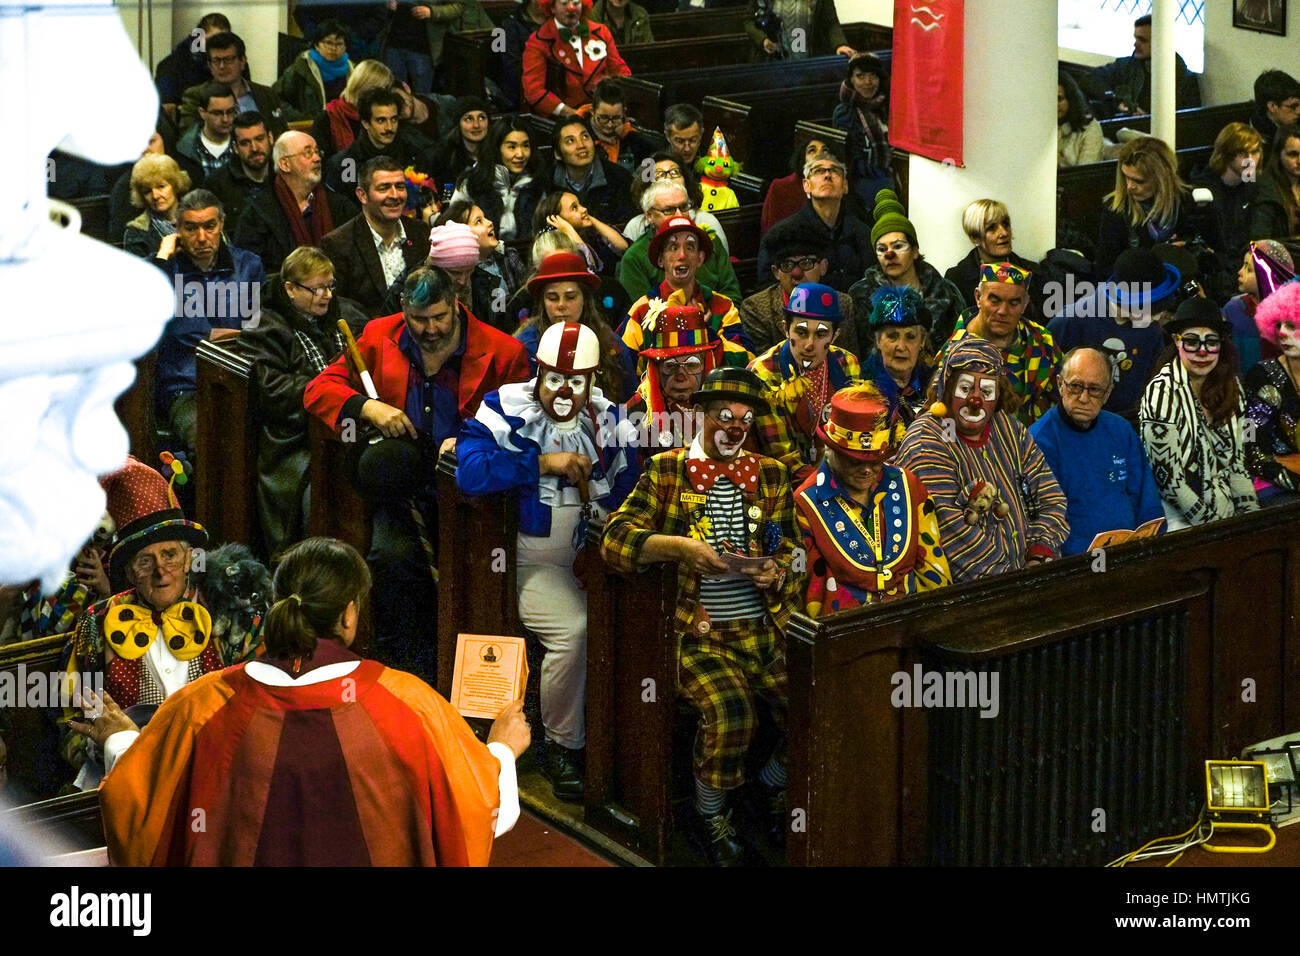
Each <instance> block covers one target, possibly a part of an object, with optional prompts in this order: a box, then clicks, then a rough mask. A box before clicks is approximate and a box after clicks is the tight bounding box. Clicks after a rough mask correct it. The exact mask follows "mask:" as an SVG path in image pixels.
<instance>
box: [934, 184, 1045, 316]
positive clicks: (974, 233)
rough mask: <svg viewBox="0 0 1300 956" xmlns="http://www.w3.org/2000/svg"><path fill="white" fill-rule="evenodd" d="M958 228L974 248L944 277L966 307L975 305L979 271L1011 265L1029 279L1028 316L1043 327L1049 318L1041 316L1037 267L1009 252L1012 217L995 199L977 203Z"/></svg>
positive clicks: (1042, 292) (970, 206)
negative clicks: (1039, 320) (994, 264)
mask: <svg viewBox="0 0 1300 956" xmlns="http://www.w3.org/2000/svg"><path fill="white" fill-rule="evenodd" d="M961 227H962V229H963V230H965V232H966V238H968V239H969V240H970V241H971V245H972V246H974V247H975V248H973V249H972V250H971V251H970V252H969V253H967V254H966V257H965V258H964V259H962V260H961V262H959V263H957V264H956V265H955V266H953V267H952V268H951V269H949V270H948V271H947V272H945V273H944V274H943V277H944V278H945V279H947V280H948V281H949V282H951V283H952V284H953V285H955V286H956V287H957V288H958V290H959V291H960V292H961V293H962V295H963V296H965V297H966V304H967V306H974V305H978V304H979V303H978V302H977V301H976V298H977V296H978V293H979V286H980V282H981V281H982V280H981V277H980V267H981V266H984V265H986V264H987V263H991V262H1010V263H1011V264H1012V265H1014V266H1018V267H1019V268H1020V269H1021V270H1022V271H1023V272H1025V273H1026V274H1028V275H1029V277H1030V278H1029V301H1030V304H1032V305H1033V307H1034V309H1033V312H1032V313H1031V315H1033V316H1034V317H1035V318H1039V317H1042V321H1043V322H1044V323H1045V322H1047V321H1048V320H1049V319H1051V318H1052V316H1050V315H1046V314H1045V312H1044V305H1045V303H1046V299H1047V292H1046V289H1045V288H1044V287H1043V280H1042V279H1041V278H1039V277H1038V275H1036V273H1037V272H1038V263H1037V262H1033V261H1032V260H1030V259H1026V258H1025V257H1024V256H1018V255H1016V254H1015V252H1014V251H1013V250H1012V248H1011V243H1012V234H1011V213H1010V212H1009V211H1008V209H1007V207H1006V205H1005V204H1004V203H1001V202H999V201H998V200H996V199H976V200H975V201H974V202H972V203H969V204H968V205H967V206H966V208H965V209H963V210H962V214H961Z"/></svg>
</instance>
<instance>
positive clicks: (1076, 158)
mask: <svg viewBox="0 0 1300 956" xmlns="http://www.w3.org/2000/svg"><path fill="white" fill-rule="evenodd" d="M1105 143H1106V140H1105V138H1104V137H1103V136H1102V134H1101V124H1100V123H1098V122H1097V120H1096V119H1095V118H1094V117H1093V115H1092V109H1091V107H1090V106H1089V105H1088V101H1087V99H1085V98H1084V95H1083V91H1082V90H1080V89H1079V84H1078V83H1076V82H1074V77H1072V76H1071V75H1070V74H1069V72H1067V71H1066V70H1064V69H1060V68H1058V69H1057V72H1056V165H1057V166H1058V167H1065V166H1082V165H1083V164H1084V163H1098V162H1101V160H1102V149H1103V147H1104V146H1105Z"/></svg>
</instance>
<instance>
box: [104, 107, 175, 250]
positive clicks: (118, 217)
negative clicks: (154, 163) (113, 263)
mask: <svg viewBox="0 0 1300 956" xmlns="http://www.w3.org/2000/svg"><path fill="white" fill-rule="evenodd" d="M163 155H170V154H169V153H168V152H167V147H166V144H165V143H164V141H163V137H162V133H160V132H159V131H158V130H157V129H154V131H153V135H152V136H150V137H149V145H147V146H146V147H145V148H144V152H142V153H141V154H140V158H141V159H143V158H144V157H146V156H163ZM134 172H135V164H134V163H132V164H131V166H130V167H128V168H127V169H126V170H125V171H124V172H123V173H122V175H120V176H118V177H117V182H115V183H114V184H113V188H112V189H111V190H110V191H109V195H108V235H110V236H120V235H122V231H123V230H124V229H126V224H127V223H128V222H129V221H130V220H132V219H134V218H135V217H136V210H137V209H139V208H140V207H139V206H137V205H136V202H135V201H136V194H135V190H134V189H133V188H132V187H131V175H132V173H134ZM178 198H179V197H178Z"/></svg>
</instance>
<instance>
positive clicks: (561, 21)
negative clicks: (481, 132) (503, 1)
mask: <svg viewBox="0 0 1300 956" xmlns="http://www.w3.org/2000/svg"><path fill="white" fill-rule="evenodd" d="M539 7H540V9H541V11H542V13H544V14H547V15H548V16H549V17H550V19H548V20H547V21H546V22H545V23H543V24H542V25H541V26H540V27H538V28H537V30H536V32H534V33H533V35H532V36H530V37H529V38H528V42H527V43H525V44H524V60H523V79H522V83H523V92H524V99H523V103H522V104H521V105H526V106H527V107H528V109H530V110H532V112H534V113H536V114H537V115H538V116H555V117H557V118H558V117H561V116H569V115H572V114H574V113H576V112H577V110H578V108H579V107H580V106H582V105H583V104H584V103H589V102H591V91H592V90H593V89H595V87H596V84H597V83H599V82H600V81H601V80H603V79H605V77H607V76H628V75H629V74H630V73H631V72H632V71H631V70H629V69H628V67H627V64H626V63H624V62H623V58H622V57H621V56H619V55H618V45H617V44H616V43H615V42H614V36H613V34H611V33H610V32H609V27H607V26H605V25H604V24H603V23H593V22H592V21H591V20H589V19H588V18H587V13H588V12H589V11H590V10H591V7H590V6H589V5H588V4H587V3H585V2H584V0H541V2H540V3H539Z"/></svg>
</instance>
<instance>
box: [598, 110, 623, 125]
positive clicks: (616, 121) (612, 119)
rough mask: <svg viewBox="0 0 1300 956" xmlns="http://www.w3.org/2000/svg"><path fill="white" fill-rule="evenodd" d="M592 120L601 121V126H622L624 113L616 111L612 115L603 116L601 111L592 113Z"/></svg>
mask: <svg viewBox="0 0 1300 956" xmlns="http://www.w3.org/2000/svg"><path fill="white" fill-rule="evenodd" d="M591 121H592V122H593V123H599V124H600V125H601V126H622V125H623V122H624V116H623V114H622V113H615V114H613V115H612V116H602V115H601V114H600V113H592V114H591Z"/></svg>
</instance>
